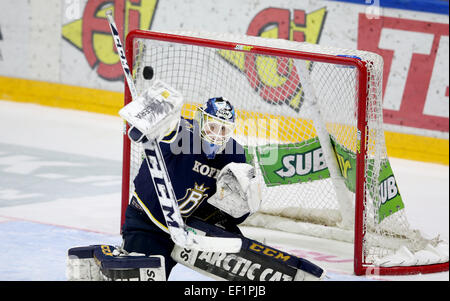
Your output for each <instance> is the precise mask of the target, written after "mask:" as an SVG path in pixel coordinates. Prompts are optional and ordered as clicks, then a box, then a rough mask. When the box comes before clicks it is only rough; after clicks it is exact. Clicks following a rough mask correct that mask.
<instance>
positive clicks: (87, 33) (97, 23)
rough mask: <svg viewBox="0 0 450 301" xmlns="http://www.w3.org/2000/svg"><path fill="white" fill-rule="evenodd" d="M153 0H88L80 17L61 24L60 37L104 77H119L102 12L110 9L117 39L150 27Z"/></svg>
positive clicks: (154, 5) (117, 59)
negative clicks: (136, 30)
mask: <svg viewBox="0 0 450 301" xmlns="http://www.w3.org/2000/svg"><path fill="white" fill-rule="evenodd" d="M157 2H158V1H157V0H114V1H108V0H90V1H88V2H87V3H86V6H85V7H84V10H83V13H82V18H81V19H78V20H75V21H72V22H70V23H68V24H66V25H64V26H63V29H62V35H63V38H64V39H66V40H67V41H68V42H70V43H71V44H72V45H74V46H75V47H77V48H78V49H79V50H80V51H82V52H83V54H84V56H85V58H86V60H87V62H88V64H89V66H90V67H91V68H92V69H96V71H97V73H98V75H99V76H100V77H102V78H104V79H106V80H110V81H115V80H122V79H123V74H122V69H121V64H120V61H119V58H118V57H117V52H116V49H115V47H114V42H113V38H112V36H111V31H110V28H109V25H108V22H107V21H106V11H107V10H108V9H111V8H113V11H114V20H115V21H116V24H117V27H118V30H119V35H120V37H121V40H123V41H124V40H125V36H126V33H128V32H129V31H131V30H133V29H150V28H151V23H152V20H153V15H154V13H155V10H156V4H157Z"/></svg>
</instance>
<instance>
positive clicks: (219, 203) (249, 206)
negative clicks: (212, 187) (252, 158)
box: [207, 162, 262, 218]
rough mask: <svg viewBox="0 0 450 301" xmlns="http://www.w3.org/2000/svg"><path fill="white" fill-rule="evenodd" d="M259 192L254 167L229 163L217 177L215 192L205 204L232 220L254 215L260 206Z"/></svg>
mask: <svg viewBox="0 0 450 301" xmlns="http://www.w3.org/2000/svg"><path fill="white" fill-rule="evenodd" d="M261 200H262V197H261V190H260V186H259V183H258V181H257V180H256V178H255V170H254V167H253V166H251V165H250V164H246V163H234V162H233V163H229V164H227V165H226V166H225V167H224V168H223V169H222V170H221V171H220V173H219V175H218V176H217V192H216V193H215V194H214V195H212V196H211V197H210V198H209V199H208V200H207V202H208V203H209V204H211V205H213V206H215V207H216V208H219V209H220V210H222V211H224V212H226V213H228V214H229V215H231V216H232V217H234V218H239V217H241V216H243V215H244V214H247V213H250V214H253V213H255V212H256V211H257V210H258V209H259V206H260V205H261Z"/></svg>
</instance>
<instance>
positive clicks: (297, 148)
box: [122, 30, 448, 275]
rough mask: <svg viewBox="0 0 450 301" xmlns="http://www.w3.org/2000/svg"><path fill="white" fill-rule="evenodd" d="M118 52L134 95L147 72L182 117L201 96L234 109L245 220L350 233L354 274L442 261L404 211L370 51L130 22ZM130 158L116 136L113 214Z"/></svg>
mask: <svg viewBox="0 0 450 301" xmlns="http://www.w3.org/2000/svg"><path fill="white" fill-rule="evenodd" d="M126 54H127V60H128V63H129V65H130V66H132V70H133V79H134V81H135V84H136V88H137V90H138V93H141V92H142V91H144V90H145V89H146V87H148V86H149V85H150V84H151V80H153V79H159V80H162V81H164V82H166V83H168V84H169V85H171V86H172V87H174V88H175V89H177V90H178V91H180V92H181V94H182V95H183V98H184V101H185V104H184V106H183V110H182V115H183V117H185V118H193V114H194V111H195V109H196V107H197V106H198V105H200V104H203V103H204V102H205V101H206V100H207V99H209V98H211V97H218V96H222V97H225V98H227V99H228V100H230V102H231V103H232V104H233V105H234V106H235V110H236V114H237V121H236V122H237V126H236V130H235V133H234V138H235V139H236V140H237V141H238V142H239V143H240V144H242V145H243V146H244V148H245V151H246V156H247V160H248V162H249V163H250V164H254V165H255V166H256V167H257V168H256V170H257V176H258V177H259V181H260V184H261V186H262V195H263V202H262V205H261V208H260V211H259V212H258V213H256V214H255V215H253V216H251V217H250V218H249V219H248V220H247V221H246V225H251V226H256V227H263V228H269V229H276V230H280V231H286V232H292V233H299V234H303V235H310V236H316V237H321V238H326V239H333V240H340V241H346V242H353V243H354V271H355V273H356V274H357V275H361V274H364V273H368V271H375V272H376V273H379V274H406V273H424V272H437V271H442V270H448V244H446V243H445V242H442V241H440V240H439V238H433V239H428V238H425V237H423V236H422V235H421V233H420V231H418V230H414V229H411V227H410V225H409V224H408V221H407V219H406V216H405V204H404V201H403V200H402V198H401V194H400V192H399V189H398V187H397V184H396V182H395V177H394V175H393V173H392V170H391V168H390V165H389V160H388V157H387V154H386V145H385V138H384V132H383V118H382V116H383V115H382V96H381V91H382V74H383V60H382V58H381V57H380V56H378V55H377V54H374V53H370V52H364V51H357V50H346V49H337V48H332V47H324V46H319V45H314V44H308V43H298V42H293V41H287V40H279V39H267V38H262V37H250V36H234V35H229V34H210V33H188V32H176V33H163V32H151V31H142V30H135V31H132V32H131V33H130V34H129V35H128V36H127V42H126ZM147 66H149V67H150V68H151V70H152V71H153V74H152V78H151V79H148V76H147V75H145V76H144V73H143V70H144V68H145V67H147ZM147 70H148V68H147ZM130 101H131V96H130V94H129V91H128V89H125V104H127V103H128V102H130ZM141 162H142V150H141V149H140V147H139V145H138V144H134V143H132V142H130V140H129V139H128V137H127V135H126V134H125V135H124V160H123V196H122V208H123V209H122V210H123V213H124V209H125V207H126V206H127V204H128V201H129V197H130V196H131V193H132V192H133V179H134V177H135V175H136V173H137V171H138V169H139V166H140V164H141ZM123 213H122V214H123ZM122 216H123V215H122Z"/></svg>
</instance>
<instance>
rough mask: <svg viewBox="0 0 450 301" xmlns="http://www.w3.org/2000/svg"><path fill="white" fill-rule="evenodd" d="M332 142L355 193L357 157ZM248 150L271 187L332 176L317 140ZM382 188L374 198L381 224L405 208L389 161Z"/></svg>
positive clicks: (382, 173) (382, 175)
mask: <svg viewBox="0 0 450 301" xmlns="http://www.w3.org/2000/svg"><path fill="white" fill-rule="evenodd" d="M331 143H332V145H333V147H334V150H335V154H336V158H337V161H338V163H339V168H340V171H341V173H342V176H343V177H344V179H345V185H346V186H347V188H348V189H349V190H350V191H351V192H355V190H356V188H355V183H356V154H355V153H353V152H352V151H350V150H348V149H346V148H345V147H343V146H342V145H340V144H338V143H336V142H335V140H334V139H333V137H332V136H331ZM246 150H247V151H246V154H247V159H248V162H252V161H253V160H254V155H255V154H256V158H257V161H258V164H259V166H260V167H261V171H262V175H263V177H264V181H265V183H266V185H267V186H269V187H270V186H278V185H286V184H293V183H302V182H311V181H316V180H320V179H325V178H329V177H330V172H329V171H328V168H327V166H326V162H325V159H324V156H323V152H322V148H321V146H320V142H319V139H318V138H317V137H314V138H312V139H309V140H306V141H303V142H301V143H293V144H278V145H277V144H274V145H263V146H258V147H256V148H252V149H246ZM368 160H372V159H368ZM367 163H368V164H367V166H369V170H368V174H369V175H370V173H371V171H370V167H372V166H373V164H371V162H370V161H369V162H367ZM378 187H379V189H378V195H375V196H374V195H371V197H372V198H373V200H374V203H375V204H374V205H375V206H378V208H379V210H378V212H379V214H378V222H381V221H382V220H383V219H384V218H386V217H388V216H389V215H391V214H393V213H395V212H397V211H399V210H401V209H403V208H404V204H403V201H402V198H401V196H400V193H399V190H398V187H397V183H396V181H395V177H394V174H393V172H392V168H391V166H390V164H389V161H388V160H387V159H386V160H384V162H382V164H381V170H380V174H379V177H378ZM377 204H378V205H377Z"/></svg>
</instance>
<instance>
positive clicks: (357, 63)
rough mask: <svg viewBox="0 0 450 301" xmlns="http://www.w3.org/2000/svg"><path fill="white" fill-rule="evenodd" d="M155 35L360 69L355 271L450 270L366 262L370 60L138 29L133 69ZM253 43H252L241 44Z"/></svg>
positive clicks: (126, 151) (125, 192) (126, 150)
mask: <svg viewBox="0 0 450 301" xmlns="http://www.w3.org/2000/svg"><path fill="white" fill-rule="evenodd" d="M139 38H143V39H153V40H158V41H164V42H176V43H181V44H190V45H196V46H201V47H209V48H216V49H223V50H232V51H240V52H245V53H253V54H260V55H270V56H282V57H287V58H292V59H301V60H313V61H317V62H323V63H332V64H339V65H344V66H348V67H353V68H355V69H356V70H357V77H358V87H357V88H358V93H357V98H358V108H357V131H358V139H359V140H357V143H358V144H359V148H358V150H359V151H358V152H357V153H356V183H355V184H356V191H355V212H354V214H355V222H354V248H353V250H354V256H353V257H354V262H353V268H354V273H355V275H406V274H418V273H435V272H442V271H448V269H449V263H448V262H446V263H440V264H432V265H422V266H397V267H375V266H373V265H367V264H365V263H364V262H363V258H364V256H363V240H364V236H365V231H364V209H365V207H364V204H365V197H366V193H365V185H364V183H365V181H366V178H365V166H366V159H367V157H366V153H367V147H368V146H367V140H368V139H367V137H368V136H367V132H368V124H367V118H366V115H367V99H368V93H369V91H368V77H369V76H370V74H369V71H368V68H367V67H366V63H365V62H364V61H361V60H360V59H358V58H356V57H346V56H334V55H327V54H320V53H310V52H302V51H294V50H288V49H279V48H272V47H265V46H258V45H249V44H239V43H234V42H228V41H218V40H211V39H205V38H197V37H190V36H182V35H177V34H169V33H162V32H154V31H147V30H139V29H135V30H132V31H130V32H129V33H128V35H127V37H126V43H125V55H126V59H127V61H128V65H129V66H130V69H131V70H130V71H131V73H132V72H133V70H132V68H133V64H134V57H133V45H134V40H135V39H139ZM241 46H251V47H241ZM131 100H132V99H131V93H130V90H129V87H128V84H127V82H126V81H125V89H124V105H126V104H128V103H129V102H130V101H131ZM128 129H129V125H128V124H127V123H126V122H125V124H124V132H123V169H122V203H121V217H120V225H121V226H122V225H123V223H124V220H125V210H126V208H127V206H128V202H129V189H130V179H129V178H130V149H131V142H130V139H129V138H128V135H127V132H128Z"/></svg>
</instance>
